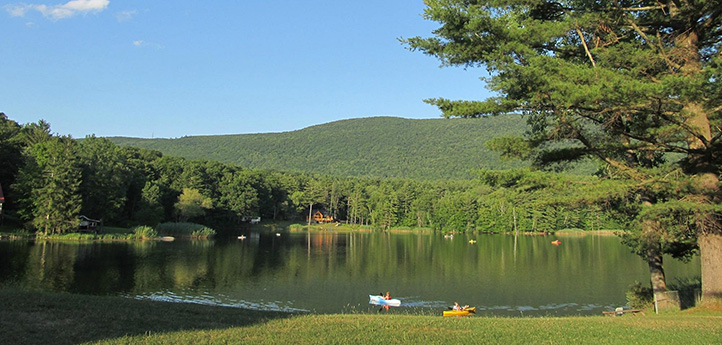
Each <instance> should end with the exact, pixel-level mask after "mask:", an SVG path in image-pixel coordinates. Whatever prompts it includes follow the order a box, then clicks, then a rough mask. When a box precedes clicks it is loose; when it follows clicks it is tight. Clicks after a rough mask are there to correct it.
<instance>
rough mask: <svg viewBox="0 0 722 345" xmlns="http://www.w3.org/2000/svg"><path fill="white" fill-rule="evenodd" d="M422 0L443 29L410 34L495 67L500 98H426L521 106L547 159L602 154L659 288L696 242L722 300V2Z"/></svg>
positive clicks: (450, 56)
mask: <svg viewBox="0 0 722 345" xmlns="http://www.w3.org/2000/svg"><path fill="white" fill-rule="evenodd" d="M425 3H426V5H427V7H426V9H425V13H424V16H425V18H426V19H429V20H432V21H436V22H438V23H440V27H439V28H438V29H436V30H435V31H434V32H433V34H434V35H433V36H432V37H428V38H422V37H414V38H410V39H404V40H403V41H404V42H405V43H406V44H407V45H408V46H409V47H410V48H411V49H412V50H418V51H421V52H423V53H426V54H429V55H432V56H435V57H437V58H439V59H440V60H441V61H442V62H443V63H444V64H445V65H461V66H483V67H486V68H487V70H488V71H489V73H490V75H491V76H490V78H488V86H489V88H490V89H491V90H493V91H495V92H497V95H498V96H496V97H492V98H489V99H487V100H482V101H466V100H460V101H456V100H448V99H430V100H427V102H429V103H431V104H435V105H437V106H438V107H439V108H440V109H441V110H442V112H443V114H444V115H445V116H447V117H454V116H457V117H479V116H484V115H489V114H499V113H504V112H521V113H523V114H524V115H525V116H527V118H528V121H529V124H530V125H531V128H532V130H531V133H530V134H529V135H528V137H527V138H526V143H527V144H528V145H529V146H530V147H532V148H535V149H536V150H535V152H536V153H537V155H536V158H537V163H540V164H542V165H543V164H548V163H551V162H558V161H569V160H576V159H580V158H582V157H594V158H596V159H598V160H600V161H601V162H604V163H605V164H606V167H607V168H608V170H607V171H608V173H609V176H615V177H618V178H624V179H627V180H631V181H634V182H635V183H633V184H630V186H631V187H630V188H629V190H628V191H629V195H628V196H627V197H626V201H625V202H627V203H630V204H636V206H633V207H630V208H629V209H635V207H636V209H635V210H634V211H633V212H631V213H630V216H631V217H632V218H634V219H633V220H634V221H635V223H633V224H637V227H638V229H639V233H638V234H637V236H636V237H635V239H633V240H630V241H629V243H631V244H634V247H635V250H636V251H637V253H639V254H640V255H643V256H644V257H645V258H646V259H647V260H648V263H649V267H650V273H651V275H652V283H653V287H654V289H655V290H656V291H664V290H666V285H665V282H664V274H663V272H664V271H663V268H662V261H661V255H662V253H663V252H671V253H675V254H678V255H688V254H690V250H691V249H692V248H693V247H691V246H687V245H686V244H687V242H688V240H689V238H690V237H695V236H696V239H697V244H698V245H699V250H700V253H701V261H702V282H703V295H704V299H705V301H708V302H711V301H715V300H720V299H722V230H721V226H720V219H721V218H722V217H721V216H720V214H721V213H722V212H721V210H720V198H721V197H720V189H719V184H720V181H719V174H720V166H721V158H720V148H721V147H722V144H721V142H720V136H722V130H721V129H720V127H722V116H721V115H722V97H721V96H722V83H721V81H720V78H721V77H722V57H720V52H719V48H720V42H721V40H722V28H721V23H722V18H721V16H720V15H721V14H722V6H721V4H720V1H719V0H661V1H660V0H560V1H547V0H425ZM555 142H563V143H565V145H555V144H552V145H550V143H555ZM622 199H624V198H622ZM617 201H619V200H617Z"/></svg>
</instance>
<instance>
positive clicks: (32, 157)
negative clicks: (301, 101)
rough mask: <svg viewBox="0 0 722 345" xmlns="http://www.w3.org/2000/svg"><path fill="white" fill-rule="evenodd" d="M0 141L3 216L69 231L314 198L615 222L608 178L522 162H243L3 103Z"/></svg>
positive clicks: (345, 218) (344, 210)
mask: <svg viewBox="0 0 722 345" xmlns="http://www.w3.org/2000/svg"><path fill="white" fill-rule="evenodd" d="M0 152H2V155H3V157H2V161H3V162H4V163H3V164H2V166H1V167H0V184H2V186H3V188H4V190H5V195H6V206H5V216H6V217H5V219H6V222H8V221H9V222H13V221H14V222H17V224H18V225H19V226H22V227H24V228H25V229H27V230H29V231H38V232H40V233H44V234H59V233H60V234H61V233H66V232H71V231H74V230H75V229H76V228H77V219H78V216H79V215H85V216H87V217H90V218H94V219H102V220H103V222H104V223H105V224H112V225H117V226H125V227H131V226H136V225H148V226H155V225H157V224H159V223H161V222H168V221H193V222H197V223H201V224H204V225H208V226H215V227H219V228H227V227H233V226H237V225H239V224H242V223H244V222H247V221H248V220H249V219H252V218H255V217H261V219H263V220H264V221H282V220H283V221H297V222H305V221H306V215H308V213H309V211H310V209H312V210H322V211H324V212H326V213H328V214H330V215H332V216H333V217H334V218H335V219H336V220H338V221H339V222H345V223H350V224H362V225H365V226H368V227H371V228H374V229H391V228H398V227H405V228H426V229H432V230H437V231H480V232H511V231H520V232H550V231H555V230H559V229H581V230H599V229H619V228H621V227H622V226H623V225H622V224H621V223H620V222H619V219H622V218H619V217H615V216H614V214H612V213H609V212H607V211H605V207H604V203H600V202H595V201H593V200H594V198H593V197H590V196H593V195H594V194H595V191H596V190H597V189H599V188H605V189H606V190H607V192H608V189H609V188H611V187H609V186H606V185H605V184H604V183H602V182H601V181H599V179H598V178H597V177H595V176H591V175H565V174H558V173H550V172H542V171H532V170H530V169H528V168H524V169H515V170H504V171H501V170H477V171H475V172H474V173H473V175H474V176H473V177H472V178H469V179H411V178H381V177H363V176H360V177H348V176H334V175H331V174H323V175H322V174H316V173H303V172H280V171H275V170H274V171H272V170H261V169H248V168H245V167H240V166H238V165H232V164H227V163H221V162H217V161H211V160H191V159H186V158H180V157H172V156H165V155H164V154H162V153H161V152H159V151H155V150H148V149H143V148H134V147H128V146H118V145H116V144H114V143H113V142H111V140H109V139H107V138H98V137H94V136H89V137H86V138H83V139H80V140H76V139H73V138H70V137H64V136H58V135H53V134H52V132H51V129H50V125H49V124H48V123H46V122H44V121H42V120H41V121H38V122H37V123H29V124H22V125H21V124H18V123H17V122H15V121H13V120H11V119H9V118H8V117H7V116H6V115H4V114H3V115H2V116H1V117H0ZM614 185H615V186H623V184H619V183H615V184H614ZM605 195H606V194H605ZM581 196H586V197H584V198H583V197H581ZM590 200H591V201H590ZM604 202H605V203H608V202H610V200H609V198H606V199H605V201H604Z"/></svg>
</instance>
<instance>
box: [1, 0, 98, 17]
mask: <svg viewBox="0 0 722 345" xmlns="http://www.w3.org/2000/svg"><path fill="white" fill-rule="evenodd" d="M109 4H110V1H109V0H71V1H68V2H66V3H65V4H62V5H44V4H24V3H21V4H15V5H5V6H4V8H5V11H7V12H8V13H9V14H10V15H11V16H13V17H24V16H25V14H26V13H27V12H30V11H38V12H40V13H42V14H43V16H45V17H47V18H50V19H52V20H58V19H64V18H70V17H73V16H75V15H76V14H87V13H92V12H101V11H103V10H105V9H106V8H108V5H109Z"/></svg>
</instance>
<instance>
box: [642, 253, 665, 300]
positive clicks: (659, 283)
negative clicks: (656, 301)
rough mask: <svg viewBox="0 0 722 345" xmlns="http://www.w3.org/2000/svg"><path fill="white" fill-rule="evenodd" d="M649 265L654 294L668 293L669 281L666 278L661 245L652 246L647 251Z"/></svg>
mask: <svg viewBox="0 0 722 345" xmlns="http://www.w3.org/2000/svg"><path fill="white" fill-rule="evenodd" d="M647 264H648V265H649V275H650V279H651V282H652V290H653V291H654V293H655V294H656V293H658V292H665V291H667V280H666V279H665V277H664V265H663V263H662V250H661V247H660V245H659V243H657V244H656V245H650V246H649V248H648V249H647Z"/></svg>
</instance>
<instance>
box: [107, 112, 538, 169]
mask: <svg viewBox="0 0 722 345" xmlns="http://www.w3.org/2000/svg"><path fill="white" fill-rule="evenodd" d="M526 129H527V125H526V122H525V121H524V119H522V117H521V116H520V115H499V116H491V117H483V118H478V119H441V118H440V119H405V118H401V117H393V116H376V117H367V118H354V119H344V120H339V121H333V122H329V123H324V124H319V125H313V126H309V127H306V128H303V129H299V130H294V131H288V132H277V133H254V134H224V135H204V136H185V137H180V138H175V139H166V138H157V139H143V138H129V137H108V139H109V140H111V141H112V142H114V143H115V144H118V145H121V146H132V147H139V148H145V149H151V150H157V151H160V152H162V153H163V154H164V155H169V156H179V157H184V158H186V159H191V160H212V161H220V162H223V163H226V164H233V165H238V166H242V167H245V168H250V169H262V170H277V171H286V172H307V173H321V174H327V175H336V176H372V177H403V178H422V179H440V178H470V177H472V176H473V171H474V170H479V169H510V168H520V167H526V166H528V164H525V163H522V162H505V161H502V160H501V159H500V158H499V154H498V153H496V152H492V151H490V150H489V149H487V148H486V146H485V145H484V143H485V142H486V141H488V140H489V139H492V138H494V137H500V136H521V135H523V133H524V132H525V131H526Z"/></svg>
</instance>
